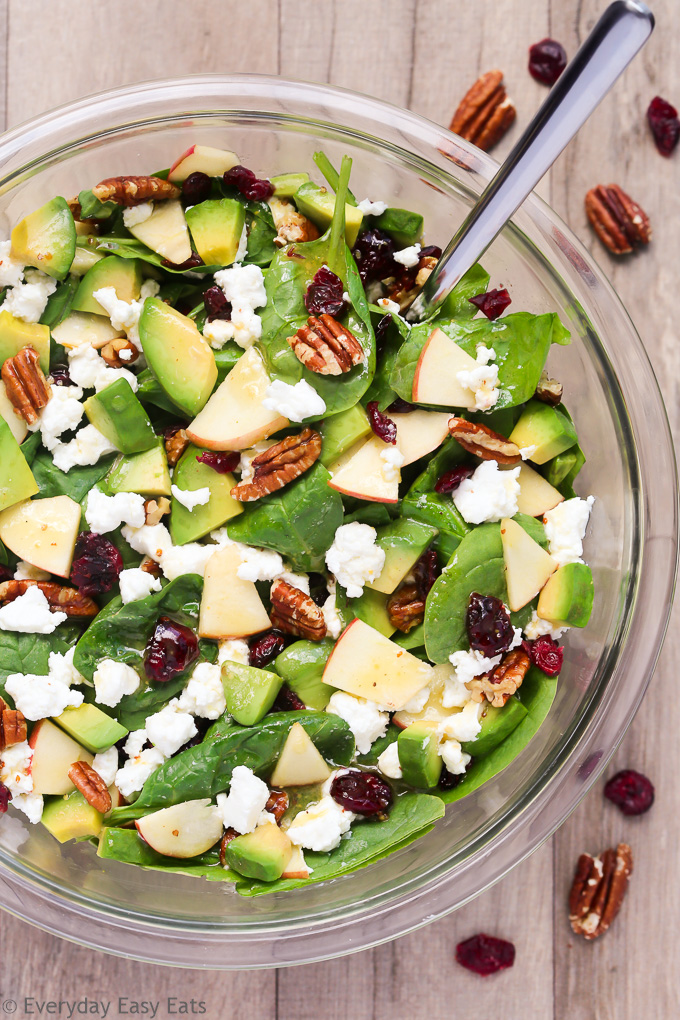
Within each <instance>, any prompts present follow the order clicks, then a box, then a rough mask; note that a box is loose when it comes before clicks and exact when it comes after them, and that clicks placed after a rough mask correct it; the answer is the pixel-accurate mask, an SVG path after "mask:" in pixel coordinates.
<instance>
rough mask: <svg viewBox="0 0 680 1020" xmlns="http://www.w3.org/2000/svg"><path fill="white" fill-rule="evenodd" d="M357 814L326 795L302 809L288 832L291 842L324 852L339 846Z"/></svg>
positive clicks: (306, 848) (307, 848)
mask: <svg viewBox="0 0 680 1020" xmlns="http://www.w3.org/2000/svg"><path fill="white" fill-rule="evenodd" d="M355 818H356V815H355V814H354V813H353V812H352V811H345V809H344V808H342V807H340V805H339V804H336V802H335V801H334V800H333V798H332V797H330V796H328V795H326V796H325V797H322V798H321V800H319V801H317V802H316V803H315V804H310V805H309V807H308V808H307V809H306V811H300V812H299V813H298V814H297V815H296V816H295V818H294V819H293V821H292V822H291V823H290V825H289V826H288V829H287V830H286V832H287V833H288V837H289V838H290V840H291V842H292V843H294V844H295V845H296V846H301V847H304V848H305V850H316V851H317V852H318V853H324V852H327V851H329V850H333V849H334V848H335V847H336V846H338V844H339V842H340V840H341V838H342V835H343V833H345V832H347V831H348V830H349V827H350V826H351V824H352V822H353V821H354V819H355Z"/></svg>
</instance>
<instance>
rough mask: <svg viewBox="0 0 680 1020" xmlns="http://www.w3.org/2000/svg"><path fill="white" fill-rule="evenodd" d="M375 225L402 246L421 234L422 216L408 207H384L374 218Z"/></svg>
mask: <svg viewBox="0 0 680 1020" xmlns="http://www.w3.org/2000/svg"><path fill="white" fill-rule="evenodd" d="M375 225H376V227H377V228H378V229H379V230H384V231H385V233H386V234H390V236H391V237H393V238H394V240H395V241H396V243H397V244H400V245H401V246H402V247H403V248H408V247H410V245H412V244H415V243H416V241H419V240H420V238H421V237H422V235H423V217H422V216H421V215H420V213H414V212H410V211H409V210H408V209H391V208H389V209H385V212H384V213H381V214H380V216H378V217H377V218H376V221H375Z"/></svg>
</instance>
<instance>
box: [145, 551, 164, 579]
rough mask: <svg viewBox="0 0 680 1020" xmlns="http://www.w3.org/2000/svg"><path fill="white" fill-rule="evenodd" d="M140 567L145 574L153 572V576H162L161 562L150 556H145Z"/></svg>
mask: <svg viewBox="0 0 680 1020" xmlns="http://www.w3.org/2000/svg"><path fill="white" fill-rule="evenodd" d="M139 569H140V570H143V571H144V573H145V574H151V576H152V577H160V576H161V575H162V573H163V571H162V570H161V565H160V563H156V561H155V560H152V559H151V557H150V556H145V557H144V558H143V560H142V562H141V563H140V564H139Z"/></svg>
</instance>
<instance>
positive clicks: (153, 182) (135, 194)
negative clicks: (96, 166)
mask: <svg viewBox="0 0 680 1020" xmlns="http://www.w3.org/2000/svg"><path fill="white" fill-rule="evenodd" d="M92 194H93V195H94V197H95V198H98V199H99V201H100V202H115V203H116V205H124V206H128V207H129V206H132V205H141V204H142V202H149V201H151V200H153V201H155V202H158V201H160V200H162V199H166V198H179V196H180V194H181V192H180V189H179V188H178V187H177V185H176V184H172V183H171V182H170V181H164V180H163V179H162V178H161V177H148V176H146V175H141V176H132V177H105V178H104V180H103V181H100V182H99V184H95V186H94V188H93V189H92Z"/></svg>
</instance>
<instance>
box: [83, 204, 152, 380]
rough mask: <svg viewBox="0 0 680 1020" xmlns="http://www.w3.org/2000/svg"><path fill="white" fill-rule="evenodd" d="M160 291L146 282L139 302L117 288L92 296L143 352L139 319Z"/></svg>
mask: <svg viewBox="0 0 680 1020" xmlns="http://www.w3.org/2000/svg"><path fill="white" fill-rule="evenodd" d="M138 208H139V207H138ZM159 290H160V285H159V284H158V283H157V282H156V280H145V281H144V283H143V284H142V287H141V291H140V295H139V300H138V301H134V300H133V301H123V300H122V299H121V298H119V297H118V295H117V294H116V289H115V287H101V288H100V289H99V290H96V291H94V293H93V295H92V296H93V297H94V299H95V301H98V302H99V304H100V305H101V306H102V308H103V309H104V311H105V312H106V314H107V315H108V317H109V319H110V320H111V325H112V326H113V328H114V329H118V330H123V331H124V332H125V334H126V335H127V338H128V340H130V341H131V342H132V343H133V344H134V345H135V347H136V348H137V350H139V351H141V350H142V345H141V342H140V339H139V317H140V315H141V314H142V311H143V309H144V302H145V301H146V299H147V298H148V297H155V296H156V294H158V292H159ZM128 374H129V373H128ZM135 388H136V387H135Z"/></svg>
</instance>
